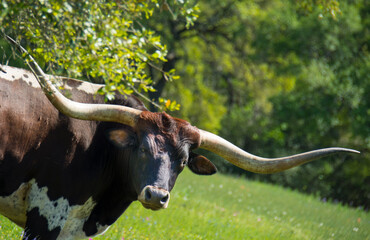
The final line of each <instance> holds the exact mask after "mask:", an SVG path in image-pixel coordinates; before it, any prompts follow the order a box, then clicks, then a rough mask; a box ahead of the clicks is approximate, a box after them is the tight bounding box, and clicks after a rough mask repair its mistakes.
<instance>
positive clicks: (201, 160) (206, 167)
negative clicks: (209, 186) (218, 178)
mask: <svg viewBox="0 0 370 240" xmlns="http://www.w3.org/2000/svg"><path fill="white" fill-rule="evenodd" d="M188 167H189V168H190V170H191V171H192V172H193V173H196V174H199V175H212V174H215V173H216V172H217V168H216V166H215V165H213V163H212V162H211V161H209V160H208V159H207V158H206V157H204V156H202V155H199V154H195V153H190V157H189V161H188Z"/></svg>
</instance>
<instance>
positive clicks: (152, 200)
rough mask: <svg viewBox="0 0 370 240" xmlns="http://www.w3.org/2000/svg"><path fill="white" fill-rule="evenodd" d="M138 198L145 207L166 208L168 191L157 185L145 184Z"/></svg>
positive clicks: (168, 196)
mask: <svg viewBox="0 0 370 240" xmlns="http://www.w3.org/2000/svg"><path fill="white" fill-rule="evenodd" d="M138 200H139V201H140V202H141V204H142V205H143V206H144V207H145V208H149V209H152V210H159V209H161V208H167V206H168V202H169V201H170V193H169V192H168V191H166V190H164V189H161V188H158V187H154V186H146V187H144V188H143V190H142V191H141V193H140V195H139V197H138Z"/></svg>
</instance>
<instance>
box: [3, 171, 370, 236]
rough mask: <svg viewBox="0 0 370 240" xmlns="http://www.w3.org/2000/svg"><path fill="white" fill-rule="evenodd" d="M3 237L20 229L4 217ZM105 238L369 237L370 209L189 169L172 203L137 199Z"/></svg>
mask: <svg viewBox="0 0 370 240" xmlns="http://www.w3.org/2000/svg"><path fill="white" fill-rule="evenodd" d="M0 233H1V236H0V239H20V235H21V229H20V228H17V227H15V225H14V224H11V223H10V222H9V221H7V220H6V219H5V218H2V217H0ZM103 239H120V240H121V239H125V240H126V239H284V240H285V239H310V240H311V239H325V240H327V239H351V240H354V239H361V240H364V239H370V214H369V213H365V212H363V211H360V210H354V209H349V208H347V207H343V206H340V205H333V204H330V203H323V202H320V201H318V200H317V199H316V198H315V197H312V196H304V195H301V194H299V193H296V192H292V191H289V190H286V189H282V188H280V187H276V186H271V185H266V184H262V183H256V182H250V181H247V180H245V179H240V178H235V177H230V176H223V175H220V174H216V175H214V176H211V177H204V176H196V175H194V174H192V173H190V172H189V171H185V172H184V173H183V174H181V176H180V177H179V179H178V181H177V184H176V186H175V188H174V190H173V191H172V194H171V201H170V205H169V208H168V209H166V210H161V211H157V212H153V211H150V210H146V209H144V208H143V207H142V206H141V205H140V203H137V202H136V203H134V204H132V206H131V207H130V208H129V209H128V211H127V212H126V213H125V214H124V215H123V216H122V217H121V218H120V219H119V220H118V222H117V223H116V224H114V225H113V227H111V228H110V229H109V230H108V232H106V233H105V234H104V235H102V236H99V237H96V238H94V240H103Z"/></svg>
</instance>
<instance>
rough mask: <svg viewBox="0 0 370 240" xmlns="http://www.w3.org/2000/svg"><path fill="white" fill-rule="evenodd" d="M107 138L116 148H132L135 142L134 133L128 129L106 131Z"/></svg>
mask: <svg viewBox="0 0 370 240" xmlns="http://www.w3.org/2000/svg"><path fill="white" fill-rule="evenodd" d="M107 137H108V139H109V141H111V143H113V144H114V145H116V146H117V147H121V148H124V147H129V146H133V145H134V144H135V142H136V137H135V133H134V132H133V131H130V130H128V129H113V130H108V131H107Z"/></svg>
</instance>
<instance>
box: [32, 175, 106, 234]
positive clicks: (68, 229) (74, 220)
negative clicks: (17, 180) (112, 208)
mask: <svg viewBox="0 0 370 240" xmlns="http://www.w3.org/2000/svg"><path fill="white" fill-rule="evenodd" d="M47 191H48V188H47V187H42V188H39V187H38V185H37V183H36V182H35V181H34V180H32V186H31V190H30V194H29V197H28V201H29V208H28V209H29V211H30V210H32V209H33V208H37V209H38V211H39V214H40V215H41V216H43V217H44V218H45V219H46V220H47V222H48V229H49V231H51V230H53V229H55V228H57V227H59V228H60V229H61V232H60V234H59V236H58V239H75V238H85V237H86V235H85V233H84V231H83V225H84V223H85V222H86V220H87V219H88V218H89V216H90V214H91V212H92V210H93V209H94V207H95V205H96V203H95V202H94V201H93V199H92V198H91V197H90V198H89V199H88V200H87V201H86V202H85V203H84V204H83V205H73V206H70V205H69V202H68V200H67V199H65V198H63V197H61V198H58V199H57V200H55V201H50V199H49V197H48V195H47ZM105 229H106V227H105V228H104V229H99V231H103V230H105Z"/></svg>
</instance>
